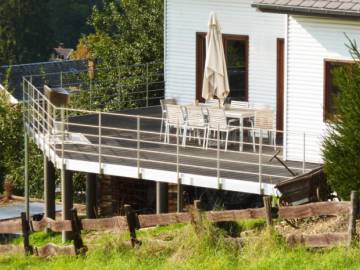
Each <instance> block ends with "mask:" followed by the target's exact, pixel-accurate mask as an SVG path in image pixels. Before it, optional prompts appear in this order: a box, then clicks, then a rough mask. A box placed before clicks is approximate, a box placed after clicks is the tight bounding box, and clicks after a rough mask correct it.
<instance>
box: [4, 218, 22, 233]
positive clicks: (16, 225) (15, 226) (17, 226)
mask: <svg viewBox="0 0 360 270" xmlns="http://www.w3.org/2000/svg"><path fill="white" fill-rule="evenodd" d="M21 231H22V227H21V220H10V221H3V222H0V233H21Z"/></svg>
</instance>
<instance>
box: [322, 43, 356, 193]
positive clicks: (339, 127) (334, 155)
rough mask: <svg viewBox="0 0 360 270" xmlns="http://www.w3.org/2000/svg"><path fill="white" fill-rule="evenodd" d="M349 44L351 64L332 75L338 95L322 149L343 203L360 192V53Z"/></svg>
mask: <svg viewBox="0 0 360 270" xmlns="http://www.w3.org/2000/svg"><path fill="white" fill-rule="evenodd" d="M349 42H350V45H349V46H348V47H349V50H350V53H351V55H352V57H353V58H354V64H352V65H347V66H345V67H342V68H338V69H336V70H335V71H334V74H333V75H334V76H333V77H334V78H335V79H334V83H335V85H336V86H337V87H338V89H339V95H338V96H337V97H336V98H335V100H334V102H335V105H336V113H335V115H334V117H332V121H331V122H330V123H329V124H328V135H327V137H326V138H325V140H324V145H323V146H324V149H323V156H324V161H325V171H326V173H327V177H328V182H329V184H330V185H331V187H332V188H333V189H334V190H335V191H336V192H337V193H338V195H339V196H340V197H341V198H343V199H349V195H350V192H351V190H357V191H359V192H360V62H359V60H360V53H359V50H358V47H357V44H356V43H355V42H353V41H351V40H349Z"/></svg>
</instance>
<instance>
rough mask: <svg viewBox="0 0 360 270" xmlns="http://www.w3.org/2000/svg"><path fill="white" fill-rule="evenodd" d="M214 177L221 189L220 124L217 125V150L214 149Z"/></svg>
mask: <svg viewBox="0 0 360 270" xmlns="http://www.w3.org/2000/svg"><path fill="white" fill-rule="evenodd" d="M216 178H217V181H218V188H219V189H221V188H222V186H221V183H220V124H218V126H217V150H216Z"/></svg>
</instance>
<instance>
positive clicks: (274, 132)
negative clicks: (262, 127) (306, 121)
mask: <svg viewBox="0 0 360 270" xmlns="http://www.w3.org/2000/svg"><path fill="white" fill-rule="evenodd" d="M273 143H274V150H276V131H273Z"/></svg>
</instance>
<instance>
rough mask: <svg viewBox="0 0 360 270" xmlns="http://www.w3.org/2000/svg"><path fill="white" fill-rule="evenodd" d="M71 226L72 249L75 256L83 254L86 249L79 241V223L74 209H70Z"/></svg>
mask: <svg viewBox="0 0 360 270" xmlns="http://www.w3.org/2000/svg"><path fill="white" fill-rule="evenodd" d="M71 226H72V239H73V241H74V248H75V252H76V254H80V253H85V252H86V247H85V246H84V243H83V240H82V239H81V229H82V226H81V221H80V219H79V217H78V215H77V210H76V208H73V209H71Z"/></svg>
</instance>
